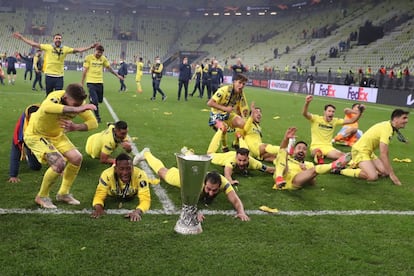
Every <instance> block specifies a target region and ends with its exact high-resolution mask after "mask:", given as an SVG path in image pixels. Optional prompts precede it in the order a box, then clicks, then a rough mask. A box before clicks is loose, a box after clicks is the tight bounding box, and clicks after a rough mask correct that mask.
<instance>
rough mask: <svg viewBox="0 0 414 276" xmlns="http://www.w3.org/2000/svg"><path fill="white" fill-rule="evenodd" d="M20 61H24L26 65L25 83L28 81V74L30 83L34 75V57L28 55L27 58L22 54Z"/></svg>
mask: <svg viewBox="0 0 414 276" xmlns="http://www.w3.org/2000/svg"><path fill="white" fill-rule="evenodd" d="M19 55H20V59H22V60H24V62H25V63H26V70H25V71H24V81H26V78H27V74H29V75H30V78H29V79H30V81H32V73H33V57H32V55H31V54H28V55H27V56H25V57H24V56H23V55H22V54H20V53H19Z"/></svg>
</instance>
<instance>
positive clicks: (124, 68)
mask: <svg viewBox="0 0 414 276" xmlns="http://www.w3.org/2000/svg"><path fill="white" fill-rule="evenodd" d="M118 75H120V76H122V78H120V79H119V82H120V83H121V88H120V89H119V92H126V90H127V87H126V85H125V76H126V75H128V65H127V64H126V63H125V62H124V61H123V60H121V63H120V67H119V69H118Z"/></svg>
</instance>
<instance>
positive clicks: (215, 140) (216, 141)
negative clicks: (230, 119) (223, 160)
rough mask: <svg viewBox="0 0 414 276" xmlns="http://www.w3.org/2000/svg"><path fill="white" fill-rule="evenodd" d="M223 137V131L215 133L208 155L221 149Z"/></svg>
mask: <svg viewBox="0 0 414 276" xmlns="http://www.w3.org/2000/svg"><path fill="white" fill-rule="evenodd" d="M222 136H223V131H222V130H221V129H218V130H217V131H216V133H214V135H213V138H211V141H210V144H209V145H208V149H207V153H214V152H217V150H218V148H219V147H220V141H221V137H222Z"/></svg>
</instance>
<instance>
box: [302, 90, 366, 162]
mask: <svg viewBox="0 0 414 276" xmlns="http://www.w3.org/2000/svg"><path fill="white" fill-rule="evenodd" d="M312 100H313V96H312V95H308V96H306V99H305V105H304V106H303V110H302V115H303V116H304V117H305V118H306V119H307V120H309V123H310V125H311V139H312V140H311V145H310V150H311V155H312V156H313V157H314V162H315V163H316V164H323V163H324V158H325V157H327V158H329V159H332V160H335V159H338V158H339V157H341V156H342V155H344V154H345V153H343V152H341V151H340V150H338V149H336V148H334V147H333V146H332V138H333V135H334V131H335V127H336V126H339V125H344V124H351V123H354V122H356V121H357V120H358V119H359V117H360V116H361V114H362V112H363V111H364V109H363V108H360V109H359V113H358V114H357V115H356V116H354V117H352V118H350V119H345V120H344V119H339V118H336V117H335V110H336V108H335V106H334V105H332V104H327V105H325V108H324V112H323V115H322V116H321V115H315V114H312V113H310V112H309V111H308V109H309V104H310V103H311V102H312Z"/></svg>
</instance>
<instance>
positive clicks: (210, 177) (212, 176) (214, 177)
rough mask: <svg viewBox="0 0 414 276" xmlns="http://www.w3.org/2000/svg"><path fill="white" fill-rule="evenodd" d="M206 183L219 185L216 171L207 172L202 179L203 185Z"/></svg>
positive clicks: (218, 175)
mask: <svg viewBox="0 0 414 276" xmlns="http://www.w3.org/2000/svg"><path fill="white" fill-rule="evenodd" d="M207 181H208V182H210V183H211V184H221V176H220V174H219V173H218V172H216V171H212V172H208V173H207V174H206V176H205V177H204V184H206V183H207Z"/></svg>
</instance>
